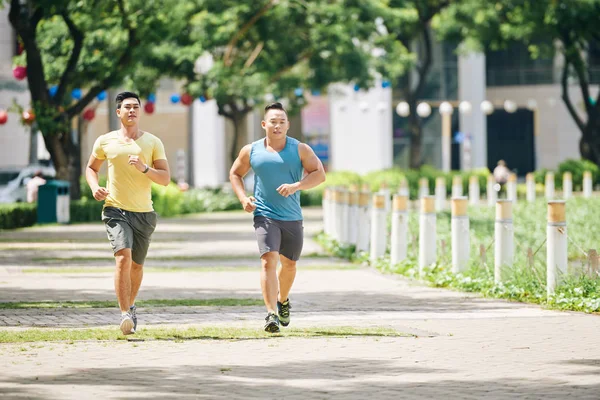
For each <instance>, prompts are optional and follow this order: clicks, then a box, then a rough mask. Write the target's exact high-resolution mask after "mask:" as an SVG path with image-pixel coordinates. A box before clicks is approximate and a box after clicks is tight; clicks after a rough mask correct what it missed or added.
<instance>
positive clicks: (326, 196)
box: [321, 187, 332, 236]
mask: <svg viewBox="0 0 600 400" xmlns="http://www.w3.org/2000/svg"><path fill="white" fill-rule="evenodd" d="M330 197H331V195H330V189H329V188H328V187H326V188H325V189H323V199H322V202H321V204H322V206H323V232H325V234H326V235H327V236H331V231H332V230H331V227H330V226H329V225H330V223H331V221H332V218H331V216H330V213H331V207H330Z"/></svg>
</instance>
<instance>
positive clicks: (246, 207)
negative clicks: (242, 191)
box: [242, 196, 256, 212]
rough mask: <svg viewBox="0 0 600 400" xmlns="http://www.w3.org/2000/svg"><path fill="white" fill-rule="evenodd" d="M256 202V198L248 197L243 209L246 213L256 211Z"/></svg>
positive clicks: (243, 203) (244, 201) (243, 202)
mask: <svg viewBox="0 0 600 400" xmlns="http://www.w3.org/2000/svg"><path fill="white" fill-rule="evenodd" d="M255 201H256V199H255V198H254V196H250V197H246V198H245V199H244V200H243V201H242V207H243V208H244V211H246V212H252V211H254V210H256V204H254V202H255Z"/></svg>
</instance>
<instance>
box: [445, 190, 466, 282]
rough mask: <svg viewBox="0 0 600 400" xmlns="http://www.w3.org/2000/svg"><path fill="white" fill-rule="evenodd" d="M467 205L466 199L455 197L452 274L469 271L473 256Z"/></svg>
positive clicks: (451, 223)
mask: <svg viewBox="0 0 600 400" xmlns="http://www.w3.org/2000/svg"><path fill="white" fill-rule="evenodd" d="M467 203H468V199H467V198H466V197H453V198H452V202H451V208H452V219H451V221H450V225H451V232H452V272H454V273H455V274H457V273H459V272H462V271H464V270H466V269H467V267H468V266H469V257H470V255H471V254H470V237H469V235H470V232H469V216H468V215H467Z"/></svg>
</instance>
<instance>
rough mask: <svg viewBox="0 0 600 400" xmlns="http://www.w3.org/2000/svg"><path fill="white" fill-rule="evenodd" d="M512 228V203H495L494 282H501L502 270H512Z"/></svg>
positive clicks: (501, 201)
mask: <svg viewBox="0 0 600 400" xmlns="http://www.w3.org/2000/svg"><path fill="white" fill-rule="evenodd" d="M514 236H515V234H514V227H513V220H512V201H510V200H498V201H497V202H496V223H495V229H494V240H495V242H494V244H495V246H494V281H495V282H496V283H500V282H502V280H503V273H502V270H503V269H505V268H512V266H513V262H514V252H515V250H514V247H515V244H514Z"/></svg>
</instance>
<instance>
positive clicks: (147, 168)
mask: <svg viewBox="0 0 600 400" xmlns="http://www.w3.org/2000/svg"><path fill="white" fill-rule="evenodd" d="M149 169H150V167H149V166H148V164H146V169H145V170H143V171H142V174H145V173H146V172H148V170H149Z"/></svg>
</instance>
